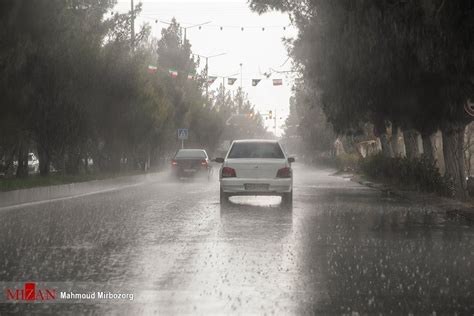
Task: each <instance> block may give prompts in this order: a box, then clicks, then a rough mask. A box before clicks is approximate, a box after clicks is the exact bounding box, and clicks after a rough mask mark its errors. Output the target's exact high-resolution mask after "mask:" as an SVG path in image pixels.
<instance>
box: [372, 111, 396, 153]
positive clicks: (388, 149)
mask: <svg viewBox="0 0 474 316" xmlns="http://www.w3.org/2000/svg"><path fill="white" fill-rule="evenodd" d="M374 134H375V136H376V137H378V138H379V139H380V144H381V145H382V154H383V155H384V156H385V157H388V158H393V151H392V145H391V144H390V139H389V138H388V135H387V126H386V125H385V122H384V121H383V120H377V121H376V122H374Z"/></svg>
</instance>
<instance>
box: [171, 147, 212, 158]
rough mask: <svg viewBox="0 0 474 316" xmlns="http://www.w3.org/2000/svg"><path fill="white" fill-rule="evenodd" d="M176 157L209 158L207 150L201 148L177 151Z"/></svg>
mask: <svg viewBox="0 0 474 316" xmlns="http://www.w3.org/2000/svg"><path fill="white" fill-rule="evenodd" d="M175 158H203V159H205V158H207V156H206V152H205V151H204V150H201V149H196V150H193V149H185V150H180V151H178V152H177V153H176V156H175Z"/></svg>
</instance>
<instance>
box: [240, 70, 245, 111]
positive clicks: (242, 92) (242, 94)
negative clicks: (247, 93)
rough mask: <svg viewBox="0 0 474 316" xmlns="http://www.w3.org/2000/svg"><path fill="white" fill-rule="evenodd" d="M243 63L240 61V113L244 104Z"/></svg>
mask: <svg viewBox="0 0 474 316" xmlns="http://www.w3.org/2000/svg"><path fill="white" fill-rule="evenodd" d="M242 79H243V78H242V63H240V102H239V114H240V113H241V112H242V105H243V102H244V90H242Z"/></svg>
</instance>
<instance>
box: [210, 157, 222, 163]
mask: <svg viewBox="0 0 474 316" xmlns="http://www.w3.org/2000/svg"><path fill="white" fill-rule="evenodd" d="M212 161H215V162H217V163H223V162H224V158H216V159H213V160H212Z"/></svg>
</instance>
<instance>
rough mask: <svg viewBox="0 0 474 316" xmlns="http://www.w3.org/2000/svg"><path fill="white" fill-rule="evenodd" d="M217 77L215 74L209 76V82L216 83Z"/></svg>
mask: <svg viewBox="0 0 474 316" xmlns="http://www.w3.org/2000/svg"><path fill="white" fill-rule="evenodd" d="M216 79H217V77H215V76H209V78H207V84H209V85H211V84H213V83H214V81H216Z"/></svg>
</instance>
